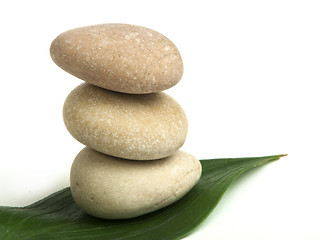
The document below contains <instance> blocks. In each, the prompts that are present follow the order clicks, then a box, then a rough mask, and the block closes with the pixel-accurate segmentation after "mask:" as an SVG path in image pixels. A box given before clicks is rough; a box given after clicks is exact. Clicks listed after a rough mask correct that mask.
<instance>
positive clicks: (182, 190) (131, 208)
mask: <svg viewBox="0 0 332 240" xmlns="http://www.w3.org/2000/svg"><path fill="white" fill-rule="evenodd" d="M201 172H202V167H201V164H200V161H199V160H197V159H196V158H195V157H193V156H192V155H190V154H188V153H186V152H182V151H178V152H176V153H175V154H173V155H172V156H170V157H167V158H163V159H159V160H155V161H131V160H126V159H119V158H116V157H112V156H108V155H105V154H102V153H99V152H96V151H94V150H92V149H89V148H84V149H83V150H82V151H81V152H80V153H79V154H78V155H77V157H76V158H75V160H74V163H73V165H72V168H71V174H70V185H71V191H72V195H73V198H74V200H75V201H76V203H77V204H78V206H79V207H81V208H82V209H83V210H84V211H85V212H87V213H88V214H90V215H92V216H95V217H99V218H105V219H125V218H132V217H137V216H140V215H143V214H146V213H149V212H153V211H155V210H158V209H160V208H163V207H165V206H168V205H170V204H172V203H174V202H175V201H177V200H179V199H180V198H182V197H183V196H184V195H185V194H186V193H188V192H189V190H190V189H191V188H192V187H193V186H194V185H195V184H196V183H197V182H198V180H199V178H200V176H201Z"/></svg>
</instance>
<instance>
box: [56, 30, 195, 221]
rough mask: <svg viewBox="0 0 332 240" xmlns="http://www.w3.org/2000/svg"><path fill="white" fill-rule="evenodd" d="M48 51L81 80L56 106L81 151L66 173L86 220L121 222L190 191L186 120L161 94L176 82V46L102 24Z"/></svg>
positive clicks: (64, 37) (63, 37)
mask: <svg viewBox="0 0 332 240" xmlns="http://www.w3.org/2000/svg"><path fill="white" fill-rule="evenodd" d="M50 52H51V57H52V59H53V61H54V62H55V63H56V64H57V65H58V66H59V67H60V68H62V69H63V70H65V71H67V72H68V73H70V74H72V75H74V76H76V77H78V78H80V79H82V80H84V81H86V83H83V84H81V85H79V86H78V87H76V88H75V89H74V90H73V91H72V92H71V93H70V94H69V96H68V97H67V99H66V101H65V103H64V107H63V118H64V122H65V125H66V127H67V129H68V131H69V132H70V134H71V135H72V136H73V137H74V138H75V139H76V140H78V141H79V142H81V143H83V144H84V145H86V148H84V149H83V150H82V151H81V152H80V153H79V154H78V155H77V157H76V158H75V160H74V162H73V165H72V168H71V174H70V185H71V190H72V195H73V198H74V200H75V201H76V203H77V204H78V205H79V206H80V207H81V208H82V209H83V210H84V211H85V212H87V213H88V214H90V215H93V216H96V217H100V218H106V219H122V218H132V217H136V216H140V215H142V214H145V213H149V212H152V211H155V210H157V209H160V208H163V207H165V206H167V205H169V204H171V203H174V202H175V201H177V200H179V199H180V198H181V197H183V196H184V195H185V194H186V193H187V192H189V190H190V189H191V188H192V187H193V186H194V185H195V184H196V183H197V182H198V180H199V178H200V176H201V170H202V168H201V165H200V162H199V161H198V160H197V159H196V158H195V157H193V156H192V155H190V154H188V153H185V152H183V151H179V148H180V147H181V146H182V145H183V143H184V141H185V139H186V136H187V128H188V126H187V118H186V115H185V113H184V111H183V109H182V108H181V106H180V105H179V104H178V103H177V102H176V101H175V100H174V99H173V98H171V97H170V96H169V95H167V94H166V93H163V92H162V91H163V90H165V89H168V88H170V87H172V86H174V85H175V84H176V83H177V82H178V81H180V79H181V77H182V73H183V65H182V59H181V56H180V54H179V52H178V50H177V48H176V47H175V45H174V44H173V43H172V42H171V41H170V40H169V39H167V38H166V37H165V36H163V35H161V34H160V33H158V32H155V31H153V30H150V29H147V28H144V27H139V26H134V25H127V24H102V25H94V26H89V27H82V28H76V29H73V30H69V31H67V32H64V33H62V34H60V35H59V36H58V37H57V38H56V39H55V40H54V41H53V42H52V44H51V48H50Z"/></svg>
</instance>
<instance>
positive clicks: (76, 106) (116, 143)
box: [63, 83, 188, 160]
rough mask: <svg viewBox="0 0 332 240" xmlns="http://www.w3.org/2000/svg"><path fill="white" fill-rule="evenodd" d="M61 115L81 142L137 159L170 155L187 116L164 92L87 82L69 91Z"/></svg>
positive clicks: (181, 137)
mask: <svg viewBox="0 0 332 240" xmlns="http://www.w3.org/2000/svg"><path fill="white" fill-rule="evenodd" d="M63 118H64V122H65V125H66V127H67V129H68V131H69V132H70V133H71V134H72V136H73V137H74V138H76V139H77V140H78V141H79V142H81V143H83V144H85V145H86V146H88V147H90V148H92V149H95V150H97V151H99V152H102V153H105V154H108V155H112V156H116V157H121V158H127V159H134V160H153V159H158V158H163V157H167V156H170V155H171V154H173V153H174V152H176V151H177V150H178V149H179V148H180V147H181V146H182V145H183V143H184V141H185V139H186V136H187V129H188V122H187V117H186V115H185V113H184V111H183V109H182V108H181V106H180V105H179V104H178V103H177V102H176V101H175V100H174V99H173V98H171V97H170V96H169V95H167V94H166V93H163V92H161V93H151V94H142V95H134V94H124V93H118V92H113V91H110V90H106V89H103V88H100V87H96V86H94V85H91V84H88V83H83V84H81V85H79V86H78V87H77V88H75V89H74V90H73V91H72V92H71V93H70V94H69V95H68V97H67V99H66V101H65V103H64V107H63Z"/></svg>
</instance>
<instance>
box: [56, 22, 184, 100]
mask: <svg viewBox="0 0 332 240" xmlns="http://www.w3.org/2000/svg"><path fill="white" fill-rule="evenodd" d="M50 53H51V57H52V59H53V61H54V62H55V63H56V64H57V65H58V66H59V67H60V68H62V69H63V70H65V71H67V72H69V73H71V74H73V75H74V76H76V77H78V78H80V79H83V80H85V81H87V82H89V83H91V84H94V85H96V86H100V87H103V88H106V89H110V90H113V91H118V92H124V93H134V94H142V93H152V92H160V91H162V90H165V89H168V88H170V87H172V86H174V85H175V84H176V83H178V81H180V79H181V77H182V74H183V63H182V59H181V56H180V54H179V51H178V50H177V48H176V47H175V45H174V44H173V43H172V42H171V41H170V40H169V39H168V38H166V37H165V36H163V35H162V34H160V33H158V32H155V31H153V30H151V29H148V28H144V27H140V26H135V25H129V24H101V25H94V26H88V27H81V28H76V29H72V30H69V31H67V32H64V33H62V34H60V35H59V36H58V37H57V38H56V39H55V40H54V41H53V42H52V44H51V48H50Z"/></svg>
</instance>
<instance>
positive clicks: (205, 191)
mask: <svg viewBox="0 0 332 240" xmlns="http://www.w3.org/2000/svg"><path fill="white" fill-rule="evenodd" d="M282 156H284V155H276V156H268V157H258V158H230V159H212V160H201V163H202V167H203V172H202V177H201V179H200V181H199V182H198V184H197V185H196V186H195V187H194V188H193V189H192V190H191V191H190V192H189V193H188V194H187V195H186V196H184V197H183V198H182V199H181V200H179V201H178V202H176V203H174V204H172V205H170V206H168V207H166V208H163V209H161V210H158V211H156V212H153V213H150V214H147V215H144V216H141V217H137V218H133V219H127V220H116V221H115V220H102V219H98V218H94V217H91V216H89V215H87V214H85V213H84V212H83V211H82V210H81V209H80V208H79V207H78V206H77V205H76V204H75V202H74V200H73V198H72V196H71V192H70V189H69V188H66V189H63V190H61V191H59V192H56V193H54V194H52V195H50V196H48V197H46V198H45V199H42V200H40V201H38V202H36V203H34V204H32V205H29V206H27V207H23V208H17V207H0V239H1V240H14V239H15V240H17V239H19V240H28V239H29V240H32V239H33V240H45V239H47V240H52V239H54V240H75V239H83V240H88V239H91V240H92V239H93V240H94V239H98V240H103V239H105V240H106V239H107V240H111V239H116V240H124V239H125V240H127V239H135V240H140V239H149V240H154V239H158V240H166V239H181V238H183V237H184V236H187V235H188V234H189V233H190V232H192V231H193V230H194V229H195V228H196V227H197V226H198V225H199V224H200V223H202V222H203V221H204V220H205V219H206V218H207V217H208V216H209V214H210V213H211V212H212V210H213V209H214V208H215V206H216V205H217V204H218V202H219V200H220V198H221V197H222V195H223V194H224V192H225V191H226V189H227V188H228V186H229V185H230V184H231V183H232V182H233V181H234V180H235V179H236V178H237V177H238V176H239V175H240V174H241V173H243V172H245V171H247V170H248V169H251V168H253V167H257V166H259V165H262V164H264V163H266V162H269V161H273V160H277V159H279V158H280V157H282Z"/></svg>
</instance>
